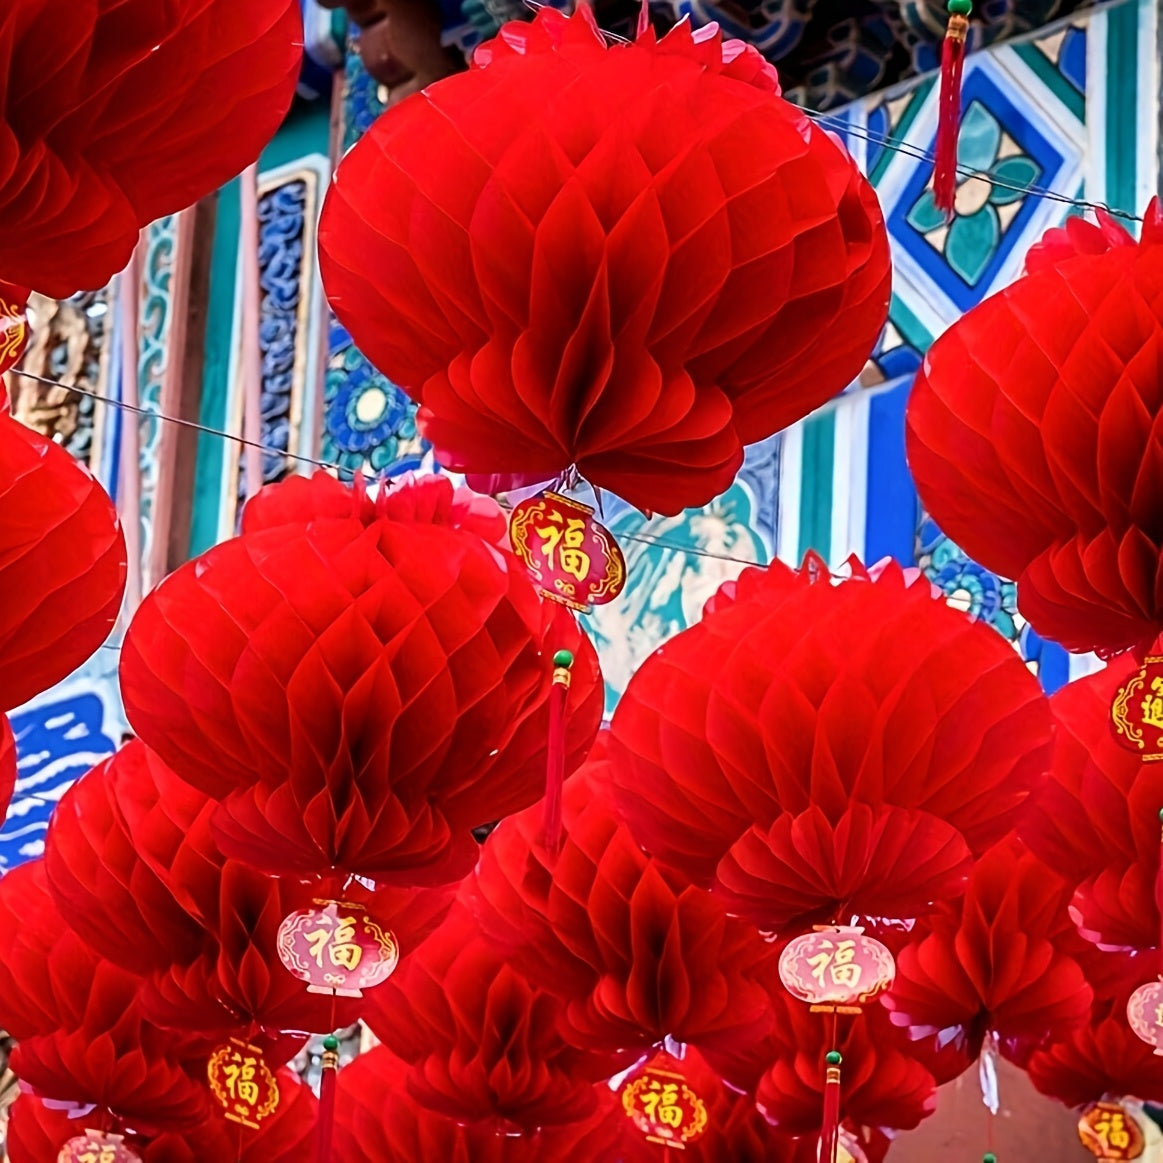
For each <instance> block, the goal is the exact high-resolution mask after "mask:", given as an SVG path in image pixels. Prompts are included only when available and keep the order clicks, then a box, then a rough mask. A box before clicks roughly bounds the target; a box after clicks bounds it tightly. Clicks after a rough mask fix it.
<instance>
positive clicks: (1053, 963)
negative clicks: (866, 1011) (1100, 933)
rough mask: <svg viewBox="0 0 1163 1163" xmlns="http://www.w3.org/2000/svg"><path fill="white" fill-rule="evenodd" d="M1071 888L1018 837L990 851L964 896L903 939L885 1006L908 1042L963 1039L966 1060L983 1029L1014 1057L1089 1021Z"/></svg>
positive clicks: (973, 1053)
mask: <svg viewBox="0 0 1163 1163" xmlns="http://www.w3.org/2000/svg"><path fill="white" fill-rule="evenodd" d="M1070 892H1071V889H1070V886H1069V885H1068V884H1067V883H1066V882H1065V881H1063V880H1062V879H1061V878H1060V877H1058V876H1057V875H1056V874H1055V873H1054V872H1053V871H1051V869H1049V868H1048V867H1046V865H1044V864H1042V862H1041V861H1040V860H1038V859H1037V858H1036V857H1034V856H1033V855H1032V854H1030V853H1029V852H1028V851H1026V850H1025V849H1024V848H1023V847H1022V845H1020V844H1019V843H1018V842H1017V841H1016V840H1015V839H1013V838H1008V839H1006V840H1004V841H1002V842H1001V843H1000V844H997V845H995V846H994V847H993V848H991V849H990V850H989V851H988V852H986V853H985V854H984V855H983V856H982V858H981V860H979V861H978V863H977V865H976V866H975V867H974V869H973V873H972V875H971V876H970V879H969V885H968V887H967V888H966V892H965V896H964V898H963V899H962V900H961V901H958V902H956V903H950V902H943V903H942V904H941V905H940V906H939V908H938V909H937V911H936V912H935V913H934V914H933V915H932V916H931V917H930V918H929V919H928V921H927V926H928V930H929V931H928V932H927V933H922V934H920V935H918V936H917V937H915V938H914V939H912V940H911V941H909V942H908V944H906V945H905V947H904V948H903V949H902V950H901V951H900V954H899V956H898V958H897V977H896V982H895V984H894V985H893V988H892V990H891V992H889V993H888V994H886V995H885V996H884V998H883V999H882V1000H883V1003H884V1005H885V1006H887V1007H888V1009H889V1010H890V1011H892V1019H893V1021H894V1023H896V1024H898V1025H900V1026H902V1027H905V1028H907V1029H908V1030H909V1032H910V1036H911V1037H913V1038H922V1037H924V1038H928V1037H933V1036H937V1037H939V1038H940V1040H941V1041H943V1042H952V1041H957V1042H960V1043H962V1044H964V1045H966V1047H967V1048H968V1052H969V1054H970V1056H971V1057H976V1056H977V1055H978V1053H979V1052H980V1050H981V1047H982V1042H983V1039H984V1038H985V1036H986V1034H987V1032H991V1031H992V1032H993V1033H994V1034H996V1035H997V1037H998V1039H999V1041H1000V1045H1001V1049H1002V1052H1003V1053H1005V1054H1006V1055H1007V1056H1008V1057H1010V1058H1013V1059H1014V1060H1016V1061H1018V1062H1019V1063H1020V1062H1022V1061H1024V1058H1025V1056H1026V1055H1028V1053H1029V1052H1030V1051H1031V1050H1033V1049H1034V1048H1036V1047H1038V1046H1040V1045H1043V1044H1045V1043H1046V1042H1048V1041H1049V1040H1050V1039H1051V1038H1060V1037H1062V1036H1064V1034H1065V1033H1066V1032H1067V1031H1069V1030H1070V1029H1071V1028H1072V1027H1075V1026H1080V1025H1082V1024H1083V1023H1085V1021H1086V1019H1087V1016H1088V1014H1089V1013H1090V1005H1091V999H1092V995H1091V990H1090V987H1089V986H1088V985H1087V983H1086V979H1085V977H1084V976H1083V972H1082V969H1081V967H1080V966H1079V964H1078V962H1077V961H1076V960H1075V959H1074V958H1073V957H1072V956H1071V955H1070V952H1069V950H1070V949H1072V948H1073V947H1074V946H1075V945H1076V944H1077V942H1078V937H1077V936H1076V934H1075V933H1074V927H1073V925H1072V924H1071V923H1070V918H1069V916H1068V915H1067V912H1066V905H1067V903H1068V901H1069V899H1070Z"/></svg>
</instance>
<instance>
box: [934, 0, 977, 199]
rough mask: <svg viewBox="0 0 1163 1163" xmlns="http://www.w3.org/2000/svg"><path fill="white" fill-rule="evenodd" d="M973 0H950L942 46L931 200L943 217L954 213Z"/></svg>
mask: <svg viewBox="0 0 1163 1163" xmlns="http://www.w3.org/2000/svg"><path fill="white" fill-rule="evenodd" d="M972 11H973V3H972V0H949V25H948V27H947V28H946V30H945V42H944V44H943V45H942V46H941V93H940V98H939V100H940V113H939V115H938V120H937V156H936V161H935V162H934V165H933V203H934V204H935V205H936V207H937V209H938V210H941V211H943V212H944V214H945V216H946V217H949V218H951V217H952V216H953V202H954V200H955V198H956V196H957V138H958V135H959V134H960V132H961V73H962V71H963V69H964V67H965V37H966V35H967V34H968V32H969V14H970V12H972Z"/></svg>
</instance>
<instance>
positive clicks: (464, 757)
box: [121, 474, 604, 939]
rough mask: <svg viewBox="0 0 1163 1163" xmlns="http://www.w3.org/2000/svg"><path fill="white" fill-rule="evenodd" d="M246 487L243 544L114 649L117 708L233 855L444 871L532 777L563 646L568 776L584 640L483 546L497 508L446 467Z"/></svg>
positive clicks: (588, 700)
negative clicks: (206, 798) (253, 505)
mask: <svg viewBox="0 0 1163 1163" xmlns="http://www.w3.org/2000/svg"><path fill="white" fill-rule="evenodd" d="M284 489H286V490H287V492H286V494H285V498H281V497H280V494H282V493H283V491H284ZM269 494H274V496H273V497H272V498H270V499H269V500H268V499H267V498H268V495H269ZM260 499H261V500H262V504H261V505H260V506H259V508H258V510H257V511H256V515H255V518H254V520H250V519H244V523H243V532H242V535H241V536H239V537H236V538H234V539H232V540H230V541H226V542H224V543H223V544H221V545H218V546H215V547H214V548H213V549H211V550H210V551H209V552H208V553H206V554H203V555H202V557H200V558H198V559H196V560H195V561H192V562H190V563H188V564H187V565H185V566H183V567H182V568H181V569H179V570H178V571H177V572H176V573H174V574H172V575H171V576H170V577H169V578H167V579H166V581H164V582H163V583H162V584H161V585H160V586H159V587H158V588H157V589H156V590H155V591H154V592H153V593H152V594H151V595H150V596H149V597H147V598H146V600H145V602H144V603H143V604H142V606H141V608H140V610H139V611H138V613H137V616H136V617H135V618H134V620H133V624H132V625H131V626H130V628H129V631H128V633H127V635H126V640H125V645H124V648H123V650H122V662H121V683H122V691H123V693H124V697H125V705H126V713H127V714H128V716H129V718H130V721H131V722H132V723H133V725H134V728H135V729H136V731H137V732H138V734H139V735H140V736H141V738H142V739H144V740H145V741H146V742H147V743H148V744H149V745H150V746H151V747H153V748H154V749H155V750H156V751H157V752H158V754H159V755H160V756H161V757H162V758H163V759H164V760H165V762H166V763H168V764H169V765H170V766H171V767H172V768H173V769H174V771H176V772H177V773H178V774H179V775H180V776H182V777H183V778H185V779H187V780H189V781H190V782H191V783H194V784H196V785H197V786H198V787H200V788H202V789H203V790H204V791H206V792H207V793H209V794H211V795H213V796H215V797H216V798H218V799H220V800H222V801H223V802H222V807H221V808H220V809H219V810H218V811H217V812H216V814H215V817H214V831H215V835H216V837H217V842H218V844H219V845H220V846H221V848H222V850H223V851H224V852H226V853H227V854H228V855H231V856H235V857H238V858H240V859H244V860H246V861H247V862H248V863H250V864H252V865H254V866H255V867H257V868H261V869H263V870H264V871H267V872H271V873H279V874H285V875H288V876H292V875H293V876H298V877H304V876H313V875H319V874H326V873H330V872H332V871H336V872H339V871H342V872H343V873H356V874H359V875H363V876H366V877H368V878H370V879H373V880H375V881H377V882H384V883H396V884H401V885H410V884H440V883H448V882H450V881H452V880H455V879H458V878H459V877H460V876H463V875H464V874H465V873H466V872H467V871H468V870H469V869H470V868H471V867H472V865H473V864H474V863H475V862H476V858H477V843H476V841H475V840H474V839H473V837H472V832H471V829H472V828H474V827H477V826H479V825H482V824H486V823H491V822H493V821H494V820H496V819H498V818H499V817H501V816H503V815H506V814H508V813H510V812H512V811H515V810H518V809H520V808H522V807H525V806H526V805H528V804H530V803H532V802H534V801H535V800H536V799H537V798H538V797H539V796H540V795H541V794H542V791H543V790H544V787H545V779H546V745H547V743H546V740H547V735H548V722H549V709H548V700H549V694H550V688H551V686H552V676H553V666H552V663H551V658H552V656H553V653H554V651H555V650H557V649H566V650H569V651H571V652H572V653H573V654H574V656H575V658H576V662H575V665H574V667H573V672H572V679H573V681H572V686H571V688H570V695H569V702H568V708H567V710H568V714H567V728H566V736H565V747H564V753H565V762H566V766H567V768H570V769H572V767H573V766H576V764H577V763H578V762H580V760H581V759H582V757H583V756H584V754H585V751H586V750H587V749H588V747H589V745H590V742H591V741H592V739H593V736H594V733H595V731H596V730H597V726H598V724H599V722H600V719H601V714H602V704H603V699H604V689H603V685H602V682H601V676H600V672H599V669H598V664H597V656H596V654H595V653H594V650H593V647H592V646H591V645H590V644H589V642H588V640H587V639H586V638H585V636H584V634H583V633H582V632H581V630H580V629H579V628H578V626H577V625H576V620H575V619H574V618H573V616H572V615H571V614H569V613H568V612H567V611H565V610H562V609H560V608H559V607H557V606H553V605H551V604H543V603H542V602H541V601H540V600H539V599H538V597H537V593H536V591H535V589H534V587H533V585H532V583H531V581H530V580H529V579H528V577H527V576H526V574H525V571H524V569H523V568H522V566H521V565H520V563H519V562H518V561H517V559H516V558H515V557H513V555H512V554H510V553H506V552H504V551H502V550H500V549H499V548H497V546H496V544H495V542H494V540H493V539H492V537H493V534H494V533H495V534H496V536H498V537H501V538H503V537H504V536H505V525H504V518H503V514H502V513H501V512H500V509H499V507H498V506H497V505H496V504H495V503H493V502H491V501H485V502H483V504H484V506H485V507H486V512H485V514H484V516H483V517H482V513H481V508H482V502H481V499H479V498H476V499H462V500H461V501H460V502H459V503H458V501H457V499H456V494H455V492H454V490H453V488H452V485H451V484H450V483H449V482H448V481H447V480H444V479H442V478H428V479H427V480H424V479H421V480H415V481H412V480H405V481H402V482H399V483H398V484H397V485H396V486H394V487H388V486H384V487H383V488H382V489H381V491H380V494H379V496H378V497H377V499H376V500H375V501H374V502H372V501H370V500H369V499H368V498H367V497H366V496H365V495H364V494H363V493H362V492H353V491H352V490H351V489H348V488H346V487H345V486H343V485H341V484H339V483H338V482H337V481H335V480H334V479H333V478H330V477H327V476H326V475H325V474H319V475H318V476H316V477H314V478H312V479H311V480H310V481H307V482H302V483H298V484H295V485H294V486H293V488H292V487H291V486H290V485H287V486H284V485H275V486H272V487H271V489H270V490H268V491H267V492H265V493H264V494H261V495H260ZM292 503H293V504H294V507H295V509H296V513H297V516H296V517H295V518H294V519H293V520H292V515H291V513H290V511H289V509H290V507H291V505H292ZM482 525H483V526H485V527H486V528H487V529H488V530H489V536H488V539H486V537H484V536H482V535H481V529H482ZM498 527H499V528H498ZM272 706H274V707H278V708H281V709H280V711H279V713H278V714H277V715H272V714H271V712H270V708H271V707H272ZM316 895H319V894H316ZM397 935H398V936H400V937H401V939H403V938H402V934H397Z"/></svg>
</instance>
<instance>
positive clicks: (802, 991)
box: [779, 925, 896, 1014]
mask: <svg viewBox="0 0 1163 1163" xmlns="http://www.w3.org/2000/svg"><path fill="white" fill-rule="evenodd" d="M895 977H896V962H895V961H894V960H893V956H892V953H891V952H890V951H889V949H888V948H887V946H885V945H883V944H881V942H879V941H877V940H876V939H875V938H874V937H866V936H865V935H864V930H863V929H860V928H856V927H853V926H839V925H830V926H826V927H821V928H818V929H817V930H816V931H815V932H812V933H805V934H804V935H803V936H802V937H796V939H795V940H794V941H791V942H789V943H788V945H787V947H786V948H785V949H784V951H783V953H782V954H781V956H780V959H779V978H780V980H781V981H782V982H783V984H784V988H785V989H786V990H787V991H788V993H790V994H791V995H792V997H797V998H799V999H800V1001H806V1002H809V1003H810V1004H811V1007H812V1012H813V1013H841V1014H858V1013H860V1009H861V1007H862V1006H865V1005H867V1004H868V1003H869V1002H870V1001H872V1000H874V999H875V998H877V997H879V996H880V995H881V994H882V993H884V992H885V990H887V989H888V988H889V987H890V986H891V985H892V983H893V980H894V978H895Z"/></svg>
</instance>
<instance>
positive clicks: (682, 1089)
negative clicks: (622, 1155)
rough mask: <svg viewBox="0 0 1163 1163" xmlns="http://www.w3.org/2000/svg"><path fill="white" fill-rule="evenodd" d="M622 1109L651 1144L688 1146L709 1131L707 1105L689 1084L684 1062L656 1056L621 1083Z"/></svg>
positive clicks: (664, 1055)
mask: <svg viewBox="0 0 1163 1163" xmlns="http://www.w3.org/2000/svg"><path fill="white" fill-rule="evenodd" d="M620 1096H621V1099H622V1109H623V1110H624V1111H625V1112H626V1114H627V1116H628V1117H629V1118H630V1119H631V1121H632V1122H633V1123H634V1125H635V1126H636V1127H637V1128H638V1130H639V1131H640V1132H641V1133H642V1135H643V1136H645V1138H646V1141H647V1142H648V1143H657V1144H659V1145H660V1146H662V1147H675V1148H676V1149H678V1150H685V1149H686V1147H687V1146H688V1145H689V1144H691V1143H694V1142H697V1141H698V1140H699V1139H700V1138H702V1136H703V1134H704V1133H705V1132H706V1129H707V1104H706V1103H705V1102H704V1101H703V1100H702V1098H700V1097H699V1095H698V1094H697V1093H696V1092H695V1091H694V1090H693V1089H692V1088H691V1087H690V1086H689V1085H688V1084H687V1080H686V1076H685V1075H684V1074H683V1072H682V1063H681V1062H678V1061H677V1060H676V1059H675V1058H673V1057H672V1056H671V1055H670V1054H667V1053H665V1052H663V1053H659V1054H656V1055H655V1056H654V1057H653V1058H652V1059H651V1060H650V1062H648V1063H647V1064H646V1065H645V1066H644V1067H642V1068H641V1070H638V1071H635V1072H633V1073H632V1074H631V1075H630V1076H629V1077H628V1078H627V1079H626V1081H625V1082H623V1083H622V1088H621V1091H620Z"/></svg>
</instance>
